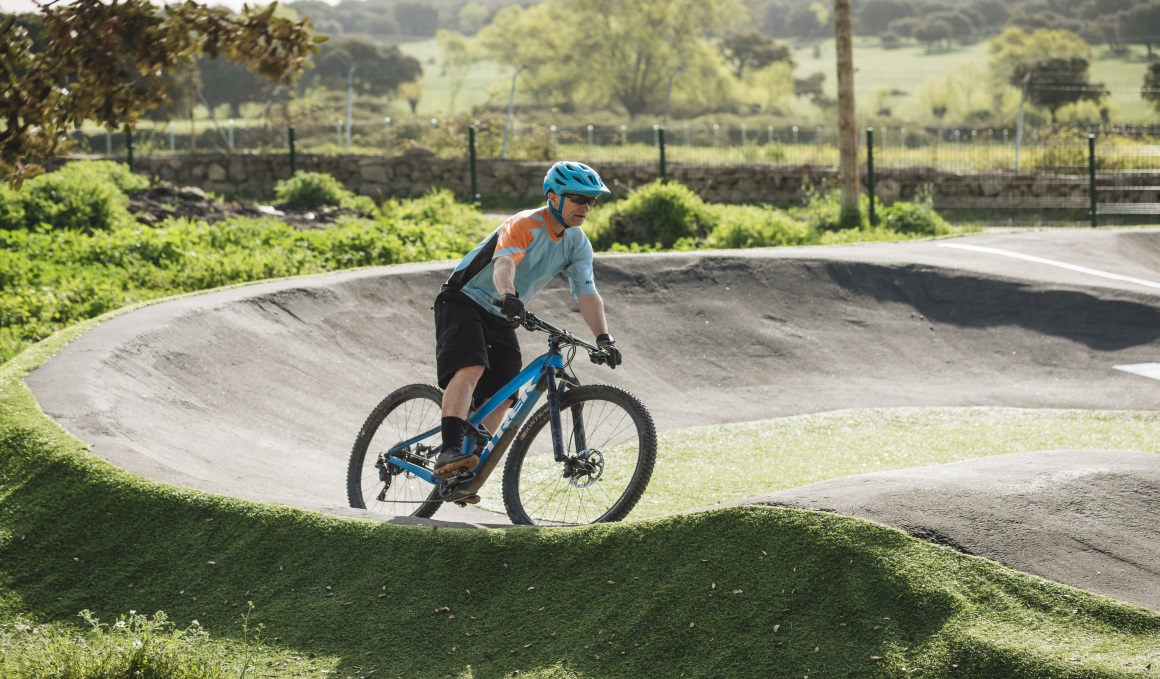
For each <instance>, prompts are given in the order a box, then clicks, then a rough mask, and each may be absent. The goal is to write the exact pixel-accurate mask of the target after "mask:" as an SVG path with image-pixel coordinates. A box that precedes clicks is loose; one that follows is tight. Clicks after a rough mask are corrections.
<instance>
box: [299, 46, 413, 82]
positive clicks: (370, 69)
mask: <svg viewBox="0 0 1160 679" xmlns="http://www.w3.org/2000/svg"><path fill="white" fill-rule="evenodd" d="M355 65H357V68H356V69H355V72H354V78H353V85H354V89H355V91H356V92H358V93H359V94H377V95H388V96H389V95H392V94H394V92H395V89H396V88H398V86H399V85H400V84H402V83H405V82H408V81H412V80H418V79H419V76H421V75H423V67H422V66H421V65H420V64H419V61H418V60H417V59H415V58H414V57H409V56H407V55H405V54H403V52H402V51H401V50H400V49H399V47H398V46H397V45H384V44H380V43H378V42H375V41H374V40H373V39H371V38H367V37H360V36H353V37H343V38H339V39H338V40H332V41H330V42H328V43H326V45H325V46H324V47H323V48H322V56H321V57H319V58H318V66H317V67H316V68H315V69H314V73H313V74H312V75H311V81H313V82H315V83H317V84H319V85H322V86H323V87H329V88H331V89H337V90H343V91H345V90H346V86H347V78H348V76H349V74H350V67H351V66H355Z"/></svg>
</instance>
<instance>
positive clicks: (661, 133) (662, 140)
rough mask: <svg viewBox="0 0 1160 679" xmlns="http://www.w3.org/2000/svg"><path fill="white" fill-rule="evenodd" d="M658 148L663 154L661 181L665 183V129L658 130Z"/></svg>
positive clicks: (659, 128)
mask: <svg viewBox="0 0 1160 679" xmlns="http://www.w3.org/2000/svg"><path fill="white" fill-rule="evenodd" d="M657 147H658V148H659V150H660V153H661V164H660V171H661V172H660V174H661V181H662V182H663V181H665V128H663V127H658V128H657Z"/></svg>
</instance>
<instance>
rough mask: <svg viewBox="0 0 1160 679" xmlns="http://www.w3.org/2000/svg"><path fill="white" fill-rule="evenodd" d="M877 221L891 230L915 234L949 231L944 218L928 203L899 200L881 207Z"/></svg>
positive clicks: (933, 234)
mask: <svg viewBox="0 0 1160 679" xmlns="http://www.w3.org/2000/svg"><path fill="white" fill-rule="evenodd" d="M878 223H879V224H880V225H881V226H884V227H886V228H887V229H890V230H891V231H896V232H898V233H905V234H911V235H915V236H939V235H942V234H946V233H950V227H949V226H948V225H947V223H946V220H944V219H943V218H942V217H941V216H940V215H939V213H937V212H935V211H934V207H932V206H931V205H930V204H929V203H909V202H902V201H899V202H897V203H894V204H893V205H890V206H887V207H885V208H883V209H882V214H881V217H880V219H879V222H878Z"/></svg>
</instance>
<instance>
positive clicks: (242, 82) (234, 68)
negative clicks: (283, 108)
mask: <svg viewBox="0 0 1160 679" xmlns="http://www.w3.org/2000/svg"><path fill="white" fill-rule="evenodd" d="M198 67H199V69H200V71H201V91H202V96H204V97H205V100H206V102H207V103H208V104H209V105H210V106H211V107H213V108H217V107H218V106H221V105H222V104H229V107H230V116H232V117H234V118H240V117H241V108H242V104H245V103H247V102H258V101H267V100H269V97H270V95H271V93H272V92H273V89H274V88H273V86H272V85H270V83H268V82H267V81H265V80H264V79H262V78H261V77H260V76H259V75H257V74H256V73H254V72H253V71H250V70H248V69H245V68H242V67H241V66H238V65H236V64H232V63H230V62H229V61H227V60H225V59H221V58H218V59H203V60H202V61H200V62H198Z"/></svg>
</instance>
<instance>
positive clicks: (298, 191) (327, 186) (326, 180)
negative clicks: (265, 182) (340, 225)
mask: <svg viewBox="0 0 1160 679" xmlns="http://www.w3.org/2000/svg"><path fill="white" fill-rule="evenodd" d="M274 195H275V196H276V197H277V198H278V202H279V203H280V204H282V205H285V206H287V207H291V208H295V209H298V210H313V209H317V208H321V207H349V208H353V209H355V210H360V211H362V212H373V211H374V209H375V203H374V201H373V200H371V199H370V198H368V197H366V196H359V195H356V194H355V193H353V192H351V191H348V190H347V189H346V187H344V186H343V185H342V183H341V182H339V181H338V180H337V179H335V178H334V176H333V175H331V174H328V173H326V172H296V173H294V176H293V177H291V178H290V179H283V180H282V181H279V182H278V183H277V184H276V185H275V186H274Z"/></svg>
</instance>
